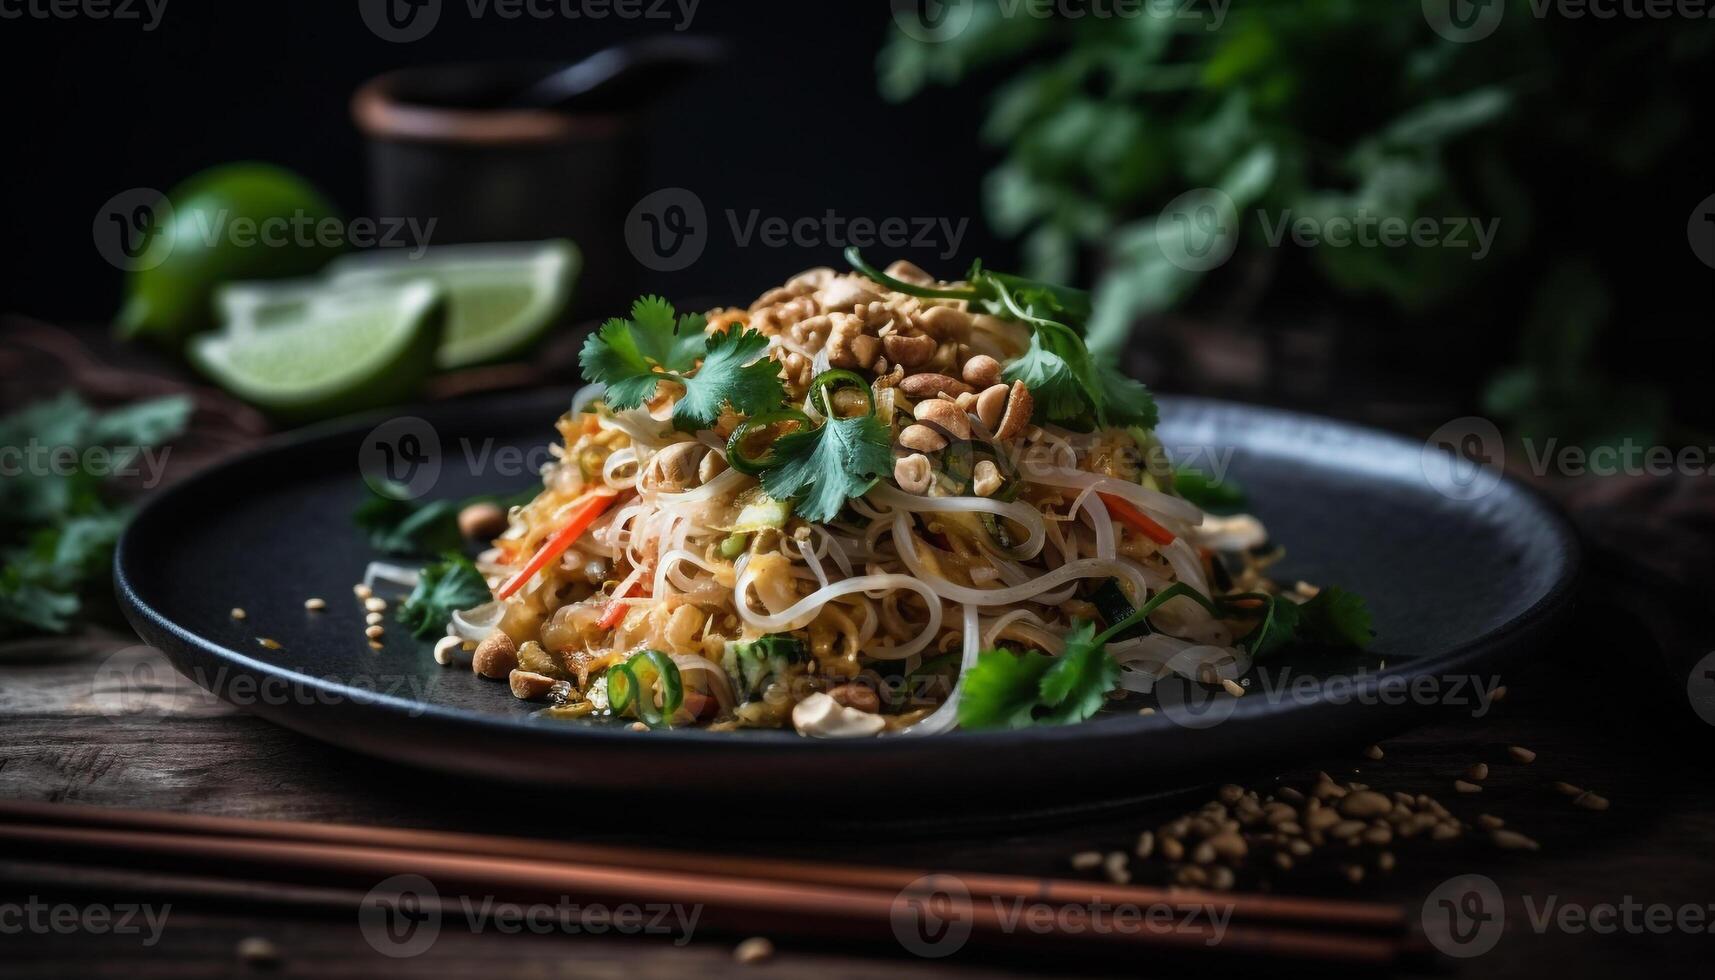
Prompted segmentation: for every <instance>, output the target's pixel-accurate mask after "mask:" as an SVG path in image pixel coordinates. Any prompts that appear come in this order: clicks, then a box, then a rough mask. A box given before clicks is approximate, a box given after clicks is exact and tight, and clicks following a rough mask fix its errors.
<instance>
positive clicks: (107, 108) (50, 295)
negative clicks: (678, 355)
mask: <svg viewBox="0 0 1715 980" xmlns="http://www.w3.org/2000/svg"><path fill="white" fill-rule="evenodd" d="M668 9H669V10H675V9H676V8H673V7H671V6H669V8H668ZM676 18H677V14H676V13H675V14H674V15H673V18H672V19H669V20H665V21H663V20H637V21H624V20H615V19H608V20H604V21H591V20H565V19H562V18H552V19H546V20H535V19H531V18H529V17H527V16H526V17H522V18H520V19H518V20H506V19H503V18H501V17H499V16H497V15H496V14H495V13H494V11H493V10H492V9H490V10H489V11H488V13H487V14H486V15H485V16H483V17H480V18H477V19H474V20H473V19H472V18H471V16H470V12H469V7H468V6H467V4H466V2H465V0H445V2H444V3H443V5H442V12H441V19H440V21H439V23H438V24H437V25H436V27H435V28H434V30H433V31H431V32H430V34H429V35H428V36H427V37H425V38H424V39H422V40H420V41H416V42H413V43H408V44H395V43H389V42H387V41H383V40H381V39H380V38H378V37H376V36H375V35H374V34H373V33H371V32H370V30H369V29H368V28H367V27H366V26H365V25H364V23H363V22H362V20H361V18H360V17H359V14H358V10H357V7H356V4H355V3H353V2H349V0H315V2H260V0H227V2H216V0H168V3H167V7H166V10H165V13H164V16H163V17H162V18H161V23H160V25H159V26H158V27H157V28H156V29H155V30H154V31H152V32H144V31H143V30H142V26H141V24H140V23H138V22H113V21H109V22H102V21H91V20H87V19H76V20H38V19H20V20H0V86H3V89H0V90H3V91H5V92H6V93H8V94H7V96H6V98H5V100H4V104H3V105H0V119H3V120H4V129H5V131H6V132H8V133H9V134H10V136H11V138H10V140H9V142H10V143H11V152H9V153H7V154H5V163H4V164H3V166H4V167H5V178H6V179H5V186H6V187H7V188H8V198H9V204H10V208H9V211H10V218H11V220H12V223H13V227H14V229H17V230H23V229H27V232H25V233H23V234H13V235H8V236H4V238H5V240H6V244H5V245H4V248H5V249H6V251H7V253H8V254H7V256H6V258H7V262H6V268H8V269H11V270H14V271H13V272H12V273H11V274H8V275H6V276H4V277H3V278H0V291H3V292H0V309H5V310H11V311H16V312H23V313H27V314H30V315H33V316H36V317H40V318H43V319H50V320H57V321H62V322H63V321H66V320H102V319H106V318H107V317H109V316H111V315H112V312H113V310H114V309H115V308H116V307H117V305H118V302H119V291H120V282H121V277H120V274H119V273H118V272H117V271H115V270H114V269H113V268H112V267H111V266H109V265H108V264H107V263H106V262H104V261H103V260H102V258H101V256H100V255H98V254H97V253H96V251H95V248H94V247H93V245H92V242H91V228H90V226H91V222H92V221H93V219H94V216H95V214H96V212H97V210H98V209H99V208H100V207H101V206H102V204H103V203H104V202H105V201H107V199H108V198H110V197H112V196H113V195H114V194H117V193H119V192H120V191H123V190H126V189H129V188H133V187H152V188H156V189H158V190H166V189H168V188H170V187H171V186H172V185H174V184H176V183H177V182H178V181H180V180H181V179H183V178H185V177H187V176H189V175H191V174H192V173H195V172H196V171H198V170H201V169H203V168H205V167H208V166H211V165H214V164H217V163H223V162H227V161H233V160H246V159H258V160H267V161H270V162H274V163H278V164H281V165H283V166H286V167H288V168H290V169H292V170H295V171H297V172H298V173H301V174H303V175H304V176H305V177H307V178H309V179H310V180H311V181H312V182H313V183H315V184H316V185H318V186H320V187H321V188H322V189H323V190H324V191H326V192H327V193H328V194H329V195H331V196H332V198H333V199H334V201H335V202H336V203H337V204H338V205H339V206H340V207H341V208H342V209H343V210H344V212H345V213H346V214H347V215H348V216H358V215H372V214H373V213H374V212H373V211H370V210H368V208H369V206H370V205H369V202H368V200H367V192H366V189H365V184H366V181H365V170H364V151H363V144H362V140H361V138H360V135H359V133H358V131H357V129H356V127H355V125H354V124H353V122H352V119H351V112H350V99H351V94H352V91H353V90H354V89H355V88H356V87H357V86H358V85H359V84H360V83H362V82H363V81H365V80H367V79H368V78H370V77H372V76H374V75H376V74H379V73H381V72H384V71H388V70H390V69H394V68H400V67H406V66H413V65H428V64H437V63H443V62H452V61H470V60H500V59H532V58H546V59H570V58H576V57H579V56H581V55H583V54H587V53H589V52H591V51H594V50H596V49H598V48H600V47H602V46H604V45H607V44H610V43H613V42H615V41H619V40H623V39H625V38H629V37H636V36H639V35H645V34H651V33H657V32H663V31H668V30H670V29H671V28H670V27H669V26H668V25H669V24H670V23H672V20H673V19H676ZM890 24H891V20H890V18H889V16H888V13H887V7H886V5H885V3H879V2H877V3H872V2H862V0H857V2H854V0H843V2H831V3H821V2H817V3H807V2H792V0H743V2H737V0H702V2H701V3H699V4H698V6H697V8H696V12H695V16H694V18H693V20H692V24H691V32H693V33H701V34H715V35H719V36H722V37H725V38H727V39H728V40H729V41H731V42H732V43H733V45H734V48H735V57H734V58H733V61H732V64H731V65H730V66H729V67H728V68H727V69H726V70H724V71H722V72H719V73H718V74H715V75H711V76H707V77H705V78H703V79H702V80H700V81H698V82H695V83H693V84H691V85H689V86H688V87H686V88H685V89H683V90H681V91H679V92H677V93H674V94H673V95H670V96H669V97H667V98H666V99H665V100H664V101H663V102H662V103H661V104H660V105H659V106H658V107H657V108H656V110H655V112H654V113H652V114H651V116H650V118H649V120H648V125H647V126H646V130H645V131H646V134H647V139H648V145H649V152H648V170H647V173H646V174H645V179H644V181H643V185H644V186H645V187H646V188H650V189H653V188H656V187H668V186H680V187H685V188H688V189H690V190H692V191H695V192H696V193H697V194H698V195H699V196H700V197H702V198H703V200H704V202H705V204H706V206H707V208H708V211H709V213H710V217H711V220H713V221H715V222H716V226H715V231H714V234H713V237H712V239H711V241H710V243H709V246H708V248H707V250H706V251H705V252H704V254H703V257H702V258H701V259H700V260H699V261H698V262H696V263H694V264H693V265H692V266H691V267H690V268H688V269H685V270H684V271H682V272H676V273H650V274H648V275H646V276H645V278H644V280H643V284H644V285H645V286H647V287H648V288H651V289H659V290H662V291H665V292H666V293H667V294H668V295H677V296H688V295H713V296H721V297H723V298H725V299H730V300H738V299H741V298H743V297H749V296H754V295H755V294H756V293H758V292H760V291H761V289H762V288H763V287H764V286H766V285H767V284H769V283H773V282H778V281H781V280H784V279H785V278H786V277H787V276H789V275H791V274H793V273H794V272H797V271H799V270H801V269H803V268H805V267H807V266H810V265H815V264H820V263H836V262H838V261H839V256H838V250H837V249H834V248H822V249H808V250H806V249H800V248H796V247H788V248H781V249H774V248H765V247H761V246H758V245H755V244H752V245H751V246H750V247H748V248H744V249H739V248H735V247H732V244H731V243H732V236H731V233H730V232H729V231H728V230H727V220H726V217H725V212H726V210H727V209H729V208H730V209H735V210H737V211H738V212H739V214H740V215H741V216H743V215H746V214H748V212H749V211H750V210H751V209H752V208H755V209H759V210H760V212H761V213H762V215H764V216H778V217H784V218H788V219H793V218H800V217H819V216H821V215H822V214H823V212H824V211H825V210H827V209H828V208H833V209H834V210H835V211H836V212H838V213H839V214H840V215H841V216H842V217H847V218H851V217H859V216H862V217H870V218H874V219H878V220H879V219H881V218H885V217H892V216H919V215H921V216H930V217H943V216H944V217H948V218H951V219H953V220H954V221H957V220H959V219H961V218H969V219H970V228H969V231H968V232H967V235H966V238H965V239H964V241H963V242H962V243H961V246H962V247H961V248H960V251H959V254H958V256H957V257H956V259H954V260H952V261H941V260H938V259H936V257H935V252H934V250H930V251H928V252H925V253H916V254H914V256H913V257H915V258H917V259H918V260H919V261H921V262H923V263H925V265H926V266H927V267H928V268H930V269H931V270H932V271H935V272H938V273H940V274H943V275H947V276H952V275H956V274H957V273H960V272H962V271H963V270H964V269H965V268H966V267H967V266H968V265H969V264H970V261H971V260H972V259H973V258H975V257H979V256H980V257H982V258H984V259H985V260H987V261H990V262H1003V263H1009V262H1011V261H1012V249H1011V248H1010V247H1008V246H1007V245H1005V244H1002V243H999V242H997V240H996V239H995V238H994V236H992V235H991V234H990V233H989V232H988V231H987V230H986V228H985V227H984V224H983V220H982V215H981V210H980V202H979V181H980V178H981V175H982V174H983V172H984V170H985V169H986V168H987V165H988V163H989V162H990V159H989V158H988V157H986V156H985V155H984V154H983V153H981V152H979V151H978V149H977V146H978V141H977V138H976V130H977V126H978V123H979V122H980V113H979V111H978V110H979V103H976V102H973V101H972V100H971V99H970V97H969V96H965V95H961V94H958V93H952V92H947V91H939V92H935V93H931V94H930V95H929V96H927V97H925V98H921V99H918V100H915V101H913V102H911V103H908V104H905V105H899V106H893V105H889V104H887V103H886V102H884V101H883V100H882V98H881V97H880V96H879V95H877V94H876V84H875V54H876V51H877V50H878V49H879V48H880V46H881V42H882V40H883V38H884V37H885V35H886V32H887V30H888V28H889V26H890ZM906 251H907V252H909V251H910V250H906ZM22 269H28V270H30V271H29V273H28V274H20V272H19V270H22Z"/></svg>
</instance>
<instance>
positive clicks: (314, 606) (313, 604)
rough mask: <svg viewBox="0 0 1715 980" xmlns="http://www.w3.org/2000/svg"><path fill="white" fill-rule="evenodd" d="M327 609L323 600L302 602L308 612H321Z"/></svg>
mask: <svg viewBox="0 0 1715 980" xmlns="http://www.w3.org/2000/svg"><path fill="white" fill-rule="evenodd" d="M327 607H328V604H327V602H326V601H325V600H323V599H305V600H304V608H305V609H308V610H309V611H310V612H321V611H322V610H323V609H326V608H327Z"/></svg>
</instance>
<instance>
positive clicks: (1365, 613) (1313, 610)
mask: <svg viewBox="0 0 1715 980" xmlns="http://www.w3.org/2000/svg"><path fill="white" fill-rule="evenodd" d="M1298 615H1299V624H1298V635H1299V636H1300V637H1301V638H1302V639H1303V640H1304V641H1305V642H1307V643H1316V644H1319V645H1321V646H1330V647H1349V648H1353V649H1358V650H1362V649H1363V648H1364V647H1367V646H1369V645H1370V640H1372V639H1374V638H1375V629H1374V628H1373V626H1372V625H1371V619H1370V610H1369V608H1368V607H1367V606H1365V605H1364V600H1363V597H1361V596H1358V595H1355V594H1353V593H1351V592H1347V591H1346V590H1345V589H1342V588H1339V587H1338V586H1329V587H1328V588H1325V589H1323V590H1322V591H1321V592H1318V593H1316V598H1314V599H1311V600H1310V601H1309V602H1306V603H1305V604H1304V605H1302V606H1299V607H1298Z"/></svg>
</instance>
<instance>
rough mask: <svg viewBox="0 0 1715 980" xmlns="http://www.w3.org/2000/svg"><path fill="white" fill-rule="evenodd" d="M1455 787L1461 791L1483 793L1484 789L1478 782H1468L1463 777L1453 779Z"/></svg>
mask: <svg viewBox="0 0 1715 980" xmlns="http://www.w3.org/2000/svg"><path fill="white" fill-rule="evenodd" d="M1453 788H1454V789H1456V790H1458V791H1459V792H1461V793H1481V792H1482V791H1483V787H1481V786H1478V785H1477V784H1476V783H1468V782H1466V781H1465V780H1463V779H1455V780H1453Z"/></svg>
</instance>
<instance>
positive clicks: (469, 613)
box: [447, 601, 506, 643]
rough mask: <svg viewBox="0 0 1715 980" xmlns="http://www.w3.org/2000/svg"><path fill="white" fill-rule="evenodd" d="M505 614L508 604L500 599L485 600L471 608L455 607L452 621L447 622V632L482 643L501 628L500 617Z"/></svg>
mask: <svg viewBox="0 0 1715 980" xmlns="http://www.w3.org/2000/svg"><path fill="white" fill-rule="evenodd" d="M505 615H506V604H505V603H503V602H499V601H494V602H485V603H483V604H482V605H480V606H473V607H472V608H470V609H455V610H453V618H452V622H451V623H449V624H447V632H448V633H450V634H451V635H453V636H456V637H458V638H459V639H461V640H469V641H471V642H472V643H481V642H482V641H483V640H485V639H487V638H488V635H489V634H490V633H493V632H494V631H495V630H496V629H499V628H500V619H501V617H502V616H505Z"/></svg>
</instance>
